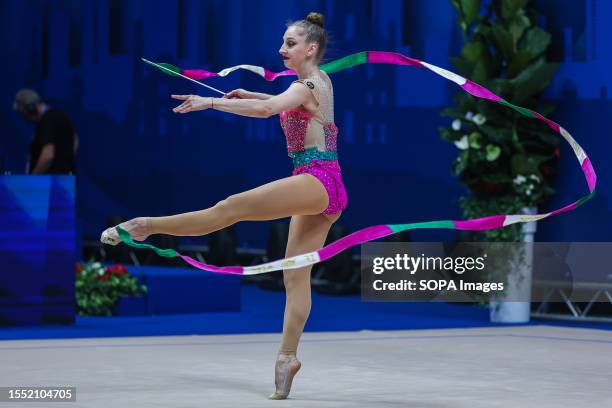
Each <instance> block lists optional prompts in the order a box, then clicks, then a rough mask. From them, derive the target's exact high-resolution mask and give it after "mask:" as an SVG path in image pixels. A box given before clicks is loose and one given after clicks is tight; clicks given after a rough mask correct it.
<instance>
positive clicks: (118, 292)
mask: <svg viewBox="0 0 612 408" xmlns="http://www.w3.org/2000/svg"><path fill="white" fill-rule="evenodd" d="M146 293H147V287H146V286H145V285H139V284H138V281H137V280H136V278H135V277H134V276H132V275H131V274H130V273H129V272H128V271H127V269H126V268H125V267H124V266H123V265H121V264H115V265H112V266H108V267H104V266H103V265H102V264H101V263H99V262H88V263H84V264H77V265H76V302H77V312H78V313H79V314H80V315H85V316H112V314H113V310H114V308H115V306H116V305H117V303H118V302H119V300H120V299H121V297H124V296H141V295H145V294H146Z"/></svg>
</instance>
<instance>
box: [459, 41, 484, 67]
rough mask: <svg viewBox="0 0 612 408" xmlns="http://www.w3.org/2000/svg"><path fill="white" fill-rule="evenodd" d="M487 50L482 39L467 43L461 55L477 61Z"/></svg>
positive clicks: (470, 60) (473, 61)
mask: <svg viewBox="0 0 612 408" xmlns="http://www.w3.org/2000/svg"><path fill="white" fill-rule="evenodd" d="M486 52H487V49H486V46H485V44H484V43H482V42H480V41H473V42H470V43H467V44H466V45H465V46H464V47H463V49H462V50H461V57H462V58H463V59H465V60H467V61H469V62H472V63H475V62H477V61H478V60H479V59H480V58H482V56H483V54H485V53H486Z"/></svg>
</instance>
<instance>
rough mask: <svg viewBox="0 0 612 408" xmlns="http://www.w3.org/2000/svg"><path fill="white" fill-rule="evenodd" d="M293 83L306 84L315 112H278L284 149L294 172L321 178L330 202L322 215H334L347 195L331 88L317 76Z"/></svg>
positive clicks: (298, 110)
mask: <svg viewBox="0 0 612 408" xmlns="http://www.w3.org/2000/svg"><path fill="white" fill-rule="evenodd" d="M295 82H299V83H301V84H303V85H304V86H307V87H308V89H309V90H310V91H311V92H312V94H313V95H314V97H315V100H316V102H317V103H318V111H317V113H316V114H313V113H310V112H308V111H306V110H304V109H301V108H295V109H290V110H287V111H284V112H281V114H280V122H281V127H282V128H283V132H284V133H285V137H286V139H287V151H288V152H289V157H291V158H292V159H293V175H296V174H302V173H308V174H311V175H313V176H314V177H316V178H317V179H318V180H320V181H321V183H322V184H323V186H324V187H325V189H326V190H327V195H328V197H329V205H328V206H327V208H326V209H325V210H324V211H323V214H327V215H330V214H336V213H338V212H340V211H342V210H343V209H345V208H346V205H347V203H348V198H347V194H346V189H345V187H344V183H343V182H342V173H341V169H340V165H339V164H338V152H337V138H338V128H337V127H336V125H335V124H334V102H333V97H334V95H333V89H332V87H331V85H328V84H327V82H326V81H325V80H324V79H323V78H320V77H318V76H315V77H312V78H307V79H303V80H297V81H295Z"/></svg>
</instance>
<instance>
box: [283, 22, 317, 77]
mask: <svg viewBox="0 0 612 408" xmlns="http://www.w3.org/2000/svg"><path fill="white" fill-rule="evenodd" d="M278 52H279V54H280V55H281V56H282V57H283V62H284V63H285V66H286V67H287V68H292V69H297V68H299V67H301V66H302V65H303V64H304V63H305V62H309V61H312V60H313V58H315V56H316V54H317V44H316V43H310V44H307V43H306V36H305V35H304V34H303V33H302V29H301V28H300V27H298V26H294V25H293V26H290V27H289V28H287V31H285V35H283V45H282V46H281V47H280V49H279V50H278Z"/></svg>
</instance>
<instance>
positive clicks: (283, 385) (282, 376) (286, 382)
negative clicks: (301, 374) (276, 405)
mask: <svg viewBox="0 0 612 408" xmlns="http://www.w3.org/2000/svg"><path fill="white" fill-rule="evenodd" d="M301 367H302V363H300V360H298V359H297V358H296V357H295V353H279V354H278V358H277V360H276V367H275V370H274V382H275V383H276V391H275V392H274V393H273V394H272V395H270V396H269V397H268V398H269V399H273V400H281V399H286V398H287V397H288V396H289V392H290V391H291V383H292V382H293V377H295V375H296V374H297V372H298V371H299V370H300V368H301Z"/></svg>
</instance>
